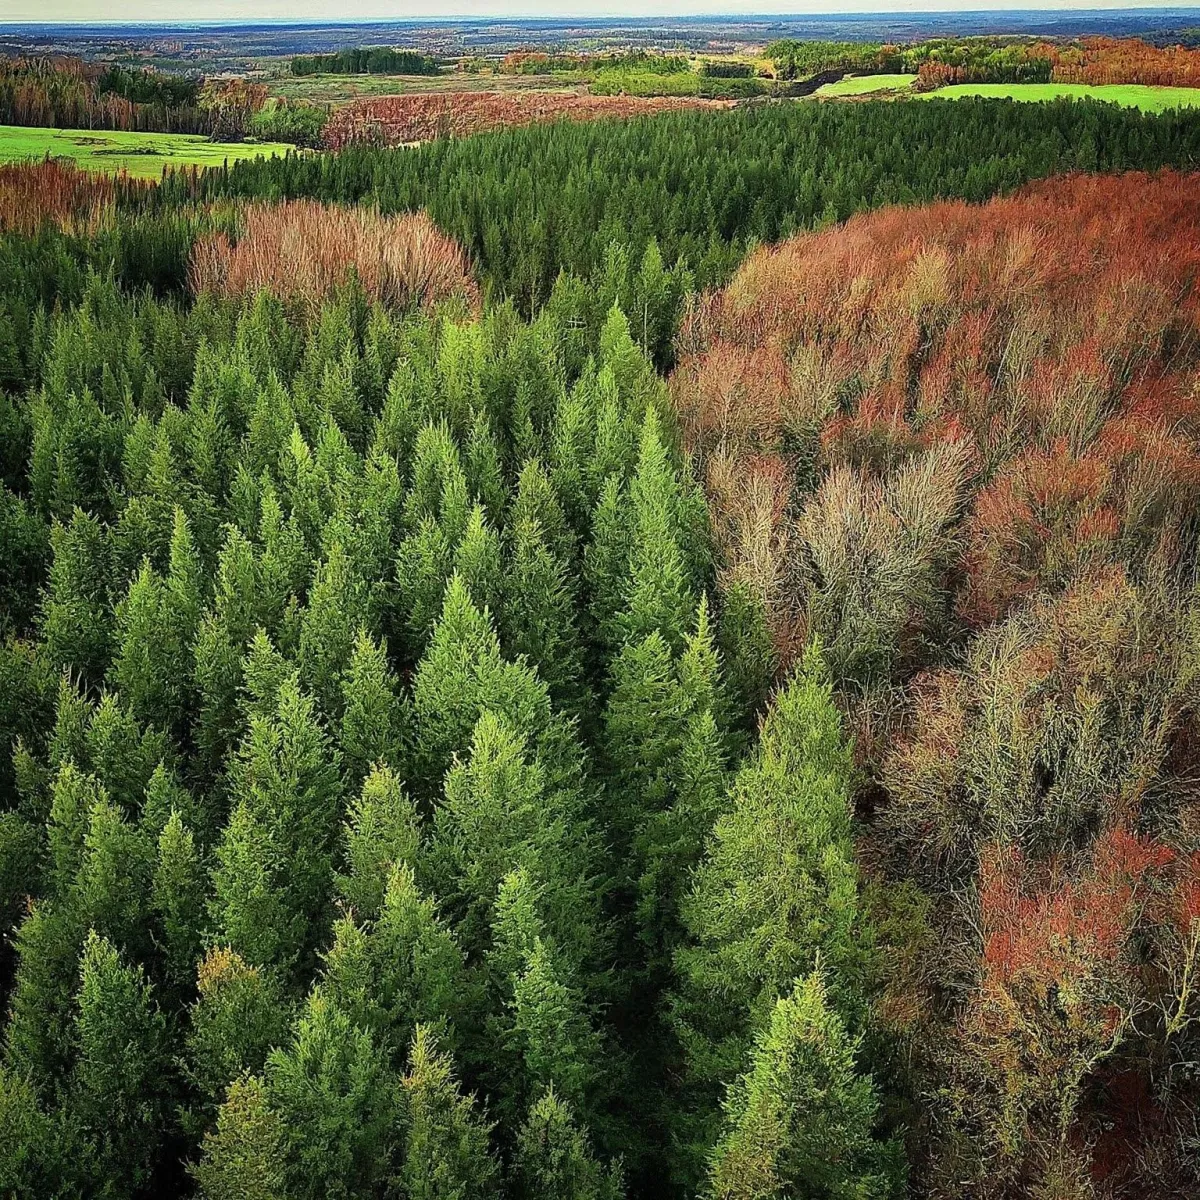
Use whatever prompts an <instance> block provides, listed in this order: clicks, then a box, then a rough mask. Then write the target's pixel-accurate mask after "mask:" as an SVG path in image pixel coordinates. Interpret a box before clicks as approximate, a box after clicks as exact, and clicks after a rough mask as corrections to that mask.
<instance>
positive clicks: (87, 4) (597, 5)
mask: <svg viewBox="0 0 1200 1200" xmlns="http://www.w3.org/2000/svg"><path fill="white" fill-rule="evenodd" d="M1194 4H1195V0H1192V5H1189V4H1187V3H1184V4H1174V5H1171V4H1166V5H1164V4H1162V3H1153V2H1146V3H1138V0H1082V2H1080V0H1041V2H1040V3H1038V2H1037V0H1025V2H1024V3H1020V2H1017V3H1014V2H1013V0H958V2H955V0H892V2H891V3H888V2H887V0H815V2H813V3H808V2H805V0H800V2H799V3H795V2H793V3H787V2H786V0H749V2H748V3H747V2H741V3H739V0H568V2H565V3H564V2H560V3H553V2H549V3H547V0H448V2H447V0H443V2H442V3H437V2H436V0H407V2H405V0H400V2H399V3H397V2H396V0H0V24H3V23H4V22H6V21H20V22H27V21H82V22H89V23H91V22H98V21H114V22H122V23H124V22H130V21H229V20H241V21H245V20H277V21H335V22H345V21H354V20H376V21H381V20H382V21H404V20H411V19H418V18H438V17H441V18H445V19H449V18H452V17H491V18H497V17H498V18H504V17H508V18H512V17H566V18H575V17H599V16H614V17H629V16H644V17H656V16H676V17H677V16H701V15H703V16H710V15H713V16H716V15H720V16H725V15H728V16H750V15H755V16H758V15H762V14H764V13H767V14H770V15H789V16H802V15H812V14H818V15H825V14H831V15H832V14H836V13H846V12H869V13H916V12H954V11H963V12H979V11H983V10H988V11H996V10H1004V9H1024V10H1025V11H1028V10H1030V9H1036V10H1040V11H1045V10H1051V9H1053V10H1056V11H1061V10H1064V9H1099V8H1106V9H1111V8H1163V7H1180V8H1182V7H1191V6H1194Z"/></svg>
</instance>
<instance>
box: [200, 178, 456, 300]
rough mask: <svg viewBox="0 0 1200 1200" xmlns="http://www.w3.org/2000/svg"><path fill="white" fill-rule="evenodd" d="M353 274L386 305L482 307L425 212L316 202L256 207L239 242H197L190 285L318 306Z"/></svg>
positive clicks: (214, 236)
mask: <svg viewBox="0 0 1200 1200" xmlns="http://www.w3.org/2000/svg"><path fill="white" fill-rule="evenodd" d="M352 271H353V272H354V273H356V274H357V276H358V279H359V281H360V283H361V284H362V286H363V288H364V289H365V290H366V292H367V294H368V295H370V296H372V297H374V298H375V299H378V300H381V301H383V302H385V303H389V304H397V305H402V306H408V305H414V304H415V305H422V306H428V305H432V304H435V303H437V302H438V301H441V300H445V299H448V298H450V297H452V296H461V297H463V298H465V299H466V300H467V301H468V302H469V303H470V304H472V305H475V304H477V303H478V298H479V293H478V288H477V286H476V284H475V281H474V279H473V278H472V276H471V272H470V265H469V263H468V261H467V256H466V254H465V253H464V251H463V250H462V248H461V247H460V246H459V245H458V243H457V242H455V241H454V240H453V239H452V238H449V237H447V236H446V235H445V234H444V233H442V232H441V230H439V229H438V227H437V226H436V225H435V224H434V223H433V221H431V220H430V219H429V217H428V216H427V215H426V214H425V213H423V212H418V213H401V214H399V215H396V216H383V215H381V214H380V213H379V212H377V211H375V210H373V209H364V208H341V207H338V206H336V205H328V204H321V203H319V202H318V201H316V200H291V201H288V202H287V203H284V204H277V205H265V204H256V205H251V206H249V207H247V208H246V209H245V210H244V212H243V213H242V214H241V229H240V232H239V234H238V236H237V240H236V242H232V241H231V240H230V239H229V237H228V236H227V235H226V234H225V233H222V232H215V233H210V234H206V235H205V236H203V237H201V238H199V239H198V240H197V241H196V244H195V247H194V248H193V251H192V261H191V268H190V283H191V286H192V289H193V290H194V291H195V292H197V293H199V292H201V291H206V290H207V291H214V292H218V293H221V294H223V295H242V294H245V293H248V292H249V293H253V292H257V291H260V290H262V289H267V290H269V291H271V292H273V293H274V294H275V295H277V296H279V297H281V298H282V299H287V300H295V301H299V302H301V303H303V304H305V305H309V306H313V307H315V306H317V305H319V304H320V302H321V301H322V299H323V298H324V297H325V296H327V295H328V294H329V293H330V292H331V291H332V290H333V289H335V288H337V287H338V286H340V285H341V284H343V283H345V282H346V280H347V279H348V278H349V277H350V274H351V272H352Z"/></svg>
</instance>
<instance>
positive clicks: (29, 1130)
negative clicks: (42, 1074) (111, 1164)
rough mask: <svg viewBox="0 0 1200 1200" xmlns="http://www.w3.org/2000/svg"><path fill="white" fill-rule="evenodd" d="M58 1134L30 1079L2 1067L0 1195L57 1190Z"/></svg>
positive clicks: (33, 1194) (21, 1194) (41, 1194)
mask: <svg viewBox="0 0 1200 1200" xmlns="http://www.w3.org/2000/svg"><path fill="white" fill-rule="evenodd" d="M56 1134H57V1131H56V1129H55V1125H54V1121H53V1118H52V1117H51V1116H50V1115H49V1114H48V1113H47V1112H46V1111H45V1110H44V1109H43V1108H42V1106H41V1104H40V1103H39V1102H38V1097H37V1092H36V1091H35V1090H34V1088H33V1087H32V1086H31V1085H30V1083H29V1081H28V1080H27V1079H26V1078H24V1076H22V1075H21V1074H19V1073H18V1072H16V1071H13V1070H10V1069H9V1068H7V1067H0V1195H4V1196H14V1197H15V1196H49V1195H54V1194H56V1189H57V1181H56V1180H55V1175H56V1174H57V1171H56V1167H57V1165H58V1163H57V1162H56V1160H57V1159H58V1158H59V1156H60V1154H61V1147H60V1146H58V1145H56V1140H57V1137H56Z"/></svg>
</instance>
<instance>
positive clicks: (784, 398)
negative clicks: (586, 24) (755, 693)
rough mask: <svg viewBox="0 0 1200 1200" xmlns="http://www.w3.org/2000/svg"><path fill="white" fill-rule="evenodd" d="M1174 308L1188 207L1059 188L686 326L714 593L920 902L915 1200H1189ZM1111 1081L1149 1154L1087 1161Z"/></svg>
mask: <svg viewBox="0 0 1200 1200" xmlns="http://www.w3.org/2000/svg"><path fill="white" fill-rule="evenodd" d="M1198 279H1200V175H1181V174H1176V173H1171V172H1164V173H1162V174H1158V175H1153V176H1150V175H1144V174H1129V175H1124V176H1108V177H1090V176H1072V177H1062V178H1057V179H1053V180H1048V181H1046V182H1043V183H1039V184H1036V185H1034V186H1032V187H1029V188H1027V189H1025V190H1024V191H1022V192H1020V193H1018V194H1017V195H1015V196H1012V197H1010V198H1006V199H998V200H994V201H992V202H990V203H988V204H985V205H982V206H972V205H968V204H965V203H944V204H935V205H931V206H929V207H926V208H899V207H897V208H891V209H887V210H882V211H879V212H876V213H873V214H869V215H863V216H861V217H856V218H854V219H853V220H851V221H849V222H847V223H846V224H845V225H844V226H842V227H840V228H834V229H829V230H825V231H823V232H819V233H813V234H807V235H803V236H800V237H797V238H794V239H792V240H790V241H788V242H785V243H783V244H782V245H780V246H776V247H771V248H764V249H761V250H759V251H757V252H756V253H754V254H753V255H751V257H750V258H749V259H748V260H747V261H746V263H745V264H744V265H743V266H742V268H741V270H740V271H739V272H738V273H737V275H736V276H735V277H734V279H733V281H732V282H731V283H730V285H729V286H728V288H726V289H725V290H724V292H721V293H718V294H713V295H708V296H705V297H703V298H702V299H701V300H699V301H698V302H697V303H696V304H695V305H694V306H693V308H692V309H691V311H690V312H689V313H688V314H687V316H686V318H685V321H684V323H683V328H682V330H681V334H680V338H679V343H678V350H679V365H678V366H677V368H676V370H675V373H674V375H673V377H672V380H671V391H672V395H673V397H674V400H675V404H676V406H677V409H678V411H679V414H680V418H681V423H682V427H683V429H684V433H685V437H686V439H687V441H688V443H689V447H690V449H691V450H692V451H693V452H694V453H695V456H696V459H697V461H698V462H699V464H700V467H701V470H702V472H703V478H704V481H705V484H706V487H707V490H708V498H709V508H710V512H711V515H712V528H713V531H714V535H715V538H716V541H717V544H718V547H719V549H720V551H721V553H722V554H723V556H724V562H723V564H722V566H723V570H724V573H725V578H726V579H727V580H737V581H739V582H740V583H742V584H746V583H749V584H750V585H751V586H753V587H755V588H757V590H758V592H759V594H760V595H761V596H762V597H763V599H764V600H765V602H766V605H767V612H768V616H769V619H770V620H771V621H772V623H773V626H774V630H775V634H776V638H777V643H778V648H779V651H780V656H781V658H782V659H783V660H784V661H785V662H786V661H788V659H789V658H790V657H792V656H794V654H795V653H796V652H797V650H798V648H799V647H800V646H802V645H803V644H804V641H805V639H806V638H807V637H808V636H810V635H811V634H812V633H814V632H815V633H817V634H819V635H820V638H821V641H822V644H823V646H824V649H825V654H826V657H827V658H828V660H829V663H830V666H831V667H832V669H833V672H834V675H835V678H837V679H838V681H839V683H840V684H841V685H842V694H843V696H844V697H845V700H846V708H847V710H848V712H849V715H850V718H851V721H852V723H853V725H854V728H855V732H856V735H857V745H858V747H859V752H860V755H861V756H862V758H863V762H864V766H865V768H866V770H867V772H869V773H870V775H871V777H872V778H873V779H874V781H875V782H876V784H877V794H876V792H873V793H872V804H871V816H870V824H869V826H868V828H867V830H866V832H865V834H864V839H863V846H864V849H865V850H867V851H868V853H869V855H870V858H871V859H872V860H873V861H875V862H878V863H881V864H885V866H884V868H883V869H884V870H885V872H886V871H887V870H891V871H893V872H895V873H896V875H899V876H902V877H904V878H905V879H906V881H907V882H908V884H911V883H914V882H915V883H916V884H918V885H919V886H920V888H921V890H922V893H923V894H924V895H926V896H928V897H929V899H930V912H931V922H932V925H933V929H934V932H931V933H930V934H929V943H930V944H931V945H933V946H934V947H936V949H935V950H933V951H930V952H929V953H928V954H927V955H926V956H925V957H924V958H923V959H921V961H922V962H923V964H924V966H923V968H922V969H923V970H924V971H926V972H927V973H928V981H929V982H928V983H927V985H924V986H923V985H921V984H919V983H918V984H915V985H914V984H912V983H909V984H908V985H907V986H908V988H909V991H908V992H907V993H905V998H904V1002H903V1003H899V1004H898V1005H897V1008H896V1011H901V1012H909V1013H913V1012H916V1013H922V1014H925V1016H924V1018H923V1020H924V1021H925V1022H926V1024H925V1025H924V1026H923V1027H922V1028H920V1029H918V1030H915V1031H912V1036H913V1037H914V1039H915V1045H914V1046H913V1054H914V1058H913V1061H914V1063H915V1064H917V1066H916V1070H917V1071H918V1073H919V1074H920V1073H921V1072H924V1074H923V1075H922V1077H921V1080H920V1090H922V1091H924V1093H925V1094H926V1095H928V1096H929V1097H930V1098H931V1099H930V1101H929V1109H928V1115H929V1125H930V1127H931V1128H936V1129H940V1130H944V1131H946V1141H945V1143H944V1144H941V1143H939V1142H938V1141H937V1139H936V1138H935V1139H934V1140H933V1141H932V1142H930V1143H925V1144H924V1149H925V1150H927V1154H928V1157H927V1159H926V1160H925V1161H923V1162H921V1163H919V1164H918V1170H919V1171H921V1172H923V1173H924V1175H925V1179H924V1181H923V1187H922V1194H927V1195H932V1196H938V1197H946V1198H947V1200H948V1198H949V1197H951V1196H953V1197H956V1198H961V1197H966V1196H971V1197H984V1196H993V1195H1012V1196H1032V1195H1062V1196H1072V1197H1075V1196H1084V1195H1095V1194H1101V1193H1099V1192H1094V1191H1091V1190H1089V1188H1090V1186H1091V1185H1090V1183H1089V1181H1090V1180H1091V1179H1093V1178H1096V1179H1098V1178H1100V1177H1101V1176H1103V1177H1104V1178H1105V1179H1106V1180H1109V1181H1110V1182H1111V1181H1114V1180H1119V1181H1120V1182H1121V1185H1122V1186H1126V1185H1128V1186H1129V1187H1130V1188H1131V1190H1130V1191H1129V1192H1128V1193H1125V1192H1121V1193H1120V1194H1129V1195H1146V1196H1149V1195H1168V1194H1180V1195H1184V1194H1191V1193H1190V1192H1189V1191H1188V1190H1187V1188H1186V1186H1185V1187H1183V1188H1182V1190H1178V1191H1173V1190H1171V1189H1172V1188H1175V1187H1177V1186H1179V1185H1178V1182H1177V1181H1178V1180H1180V1179H1187V1180H1191V1179H1192V1178H1193V1177H1192V1176H1189V1175H1187V1174H1186V1171H1187V1170H1188V1169H1189V1168H1188V1166H1187V1163H1186V1162H1183V1161H1182V1160H1180V1159H1178V1158H1176V1157H1173V1155H1175V1150H1174V1149H1173V1148H1172V1147H1174V1146H1176V1145H1179V1144H1182V1143H1180V1142H1179V1141H1178V1139H1179V1138H1180V1137H1181V1136H1182V1133H1181V1130H1182V1128H1183V1127H1184V1126H1186V1125H1187V1123H1188V1121H1189V1120H1190V1119H1191V1118H1190V1116H1189V1111H1190V1110H1189V1111H1184V1110H1178V1108H1177V1106H1176V1107H1174V1108H1173V1107H1172V1104H1171V1103H1170V1102H1169V1098H1165V1097H1164V1096H1163V1095H1162V1094H1161V1093H1160V1092H1159V1091H1158V1090H1156V1089H1157V1087H1158V1083H1157V1080H1156V1076H1155V1074H1154V1072H1153V1071H1148V1070H1147V1067H1146V1064H1148V1063H1156V1062H1161V1061H1167V1060H1168V1059H1169V1058H1170V1054H1171V1053H1172V1049H1171V1048H1172V1047H1173V1046H1174V1045H1175V1044H1176V1041H1177V1040H1179V1039H1182V1038H1183V1037H1185V1036H1187V1037H1190V1036H1191V1030H1192V1028H1193V1027H1194V1026H1195V1023H1196V1022H1198V1021H1200V989H1198V988H1197V986H1196V980H1197V979H1200V974H1198V972H1200V854H1197V852H1196V846H1197V845H1200V840H1198V834H1200V804H1198V803H1197V802H1196V800H1195V783H1194V781H1195V779H1196V778H1198V777H1200V740H1198V738H1197V734H1198V733H1200V724H1198V717H1197V714H1198V713H1200V668H1198V666H1197V664H1198V662H1200V655H1198V652H1197V646H1198V645H1200V640H1198V631H1200V593H1198V592H1197V591H1196V588H1195V578H1196V574H1197V532H1196V529H1197V523H1196V513H1197V512H1200V295H1198V293H1197V288H1196V281H1197V280H1198ZM768 466H769V469H767V468H768ZM881 730H882V731H883V733H882V734H881V733H880V731H881ZM917 941H918V942H919V939H917ZM914 953H918V952H916V951H914ZM919 974H920V972H910V978H918V977H919ZM914 988H916V989H918V990H916V991H915V992H914V990H913V989H914ZM894 1000H895V997H893V1001H894ZM1185 1031H1188V1032H1187V1033H1186V1034H1185ZM1126 1077H1136V1078H1137V1079H1139V1080H1141V1081H1142V1082H1143V1083H1144V1084H1145V1087H1146V1089H1147V1095H1148V1097H1149V1099H1148V1100H1147V1103H1146V1106H1145V1107H1146V1110H1147V1111H1150V1110H1151V1109H1152V1110H1153V1111H1154V1112H1155V1113H1156V1114H1158V1117H1159V1118H1161V1119H1160V1120H1159V1123H1158V1125H1156V1127H1155V1129H1156V1131H1155V1132H1153V1133H1152V1134H1151V1133H1149V1132H1146V1131H1145V1130H1143V1131H1141V1132H1139V1131H1138V1130H1137V1129H1135V1128H1133V1126H1132V1125H1130V1124H1128V1123H1126V1124H1125V1125H1123V1126H1121V1136H1120V1137H1119V1138H1115V1137H1107V1138H1105V1137H1104V1134H1103V1132H1102V1131H1104V1130H1112V1129H1114V1128H1116V1124H1115V1122H1114V1119H1113V1113H1112V1111H1111V1108H1110V1107H1109V1106H1110V1105H1111V1104H1112V1103H1116V1101H1115V1100H1112V1099H1109V1098H1106V1093H1105V1091H1104V1088H1103V1083H1102V1081H1103V1080H1104V1079H1107V1078H1114V1079H1125V1078H1126ZM1176 1111H1179V1112H1180V1114H1181V1115H1180V1116H1179V1118H1178V1125H1176V1124H1172V1122H1173V1121H1175V1120H1176V1118H1175V1116H1173V1115H1172V1114H1173V1113H1175V1112H1176ZM1151 1137H1153V1138H1154V1139H1157V1140H1155V1141H1153V1143H1152V1142H1151V1140H1150V1139H1151ZM1139 1138H1140V1139H1141V1140H1139ZM1101 1139H1104V1140H1103V1142H1102V1143H1101ZM1173 1139H1175V1140H1173ZM1100 1144H1103V1146H1104V1150H1103V1154H1102V1155H1100V1156H1095V1155H1093V1153H1092V1149H1091V1148H1092V1147H1094V1146H1097V1145H1100ZM1151 1161H1152V1162H1153V1163H1154V1165H1153V1166H1152V1167H1151V1166H1148V1165H1146V1164H1148V1163H1150V1162H1151ZM1165 1180H1171V1182H1170V1183H1169V1184H1168V1183H1165V1182H1164V1181H1165ZM1068 1184H1069V1185H1070V1186H1067V1185H1068ZM1156 1188H1159V1189H1161V1190H1155V1189H1156ZM1072 1189H1074V1190H1072ZM1139 1189H1140V1190H1139ZM1104 1194H1108V1193H1104ZM1113 1194H1116V1193H1113Z"/></svg>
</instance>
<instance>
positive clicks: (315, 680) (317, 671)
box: [299, 542, 366, 720]
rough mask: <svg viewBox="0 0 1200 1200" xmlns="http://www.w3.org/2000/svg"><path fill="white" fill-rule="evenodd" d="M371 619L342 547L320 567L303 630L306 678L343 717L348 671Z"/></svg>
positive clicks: (331, 712) (334, 714)
mask: <svg viewBox="0 0 1200 1200" xmlns="http://www.w3.org/2000/svg"><path fill="white" fill-rule="evenodd" d="M365 617H366V590H365V588H364V587H363V583H362V581H361V579H359V577H358V573H357V570H356V569H355V567H354V565H353V564H352V563H351V562H350V560H349V558H348V557H347V556H346V552H345V550H344V549H343V548H342V546H341V545H340V544H339V543H336V542H335V543H334V544H333V545H332V546H330V548H329V551H328V554H327V555H326V558H325V561H324V562H323V563H322V564H321V565H320V566H319V567H318V568H317V573H316V577H315V578H314V580H313V585H312V588H311V589H310V591H309V595H308V605H307V607H306V608H305V610H304V615H303V617H302V618H301V626H300V654H299V663H300V675H301V678H302V679H303V681H304V683H305V685H306V686H307V688H308V689H309V691H310V692H311V693H312V695H313V696H314V697H315V698H316V699H317V701H318V702H319V703H320V705H321V708H322V711H323V712H324V713H325V715H326V716H327V717H328V718H329V719H331V720H336V719H337V718H338V717H340V716H341V713H342V673H343V672H344V670H345V668H346V664H347V663H348V662H349V661H350V655H351V653H352V651H353V649H354V643H355V636H356V634H357V633H358V631H359V628H360V626H361V624H362V622H363V619H364V618H365Z"/></svg>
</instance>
